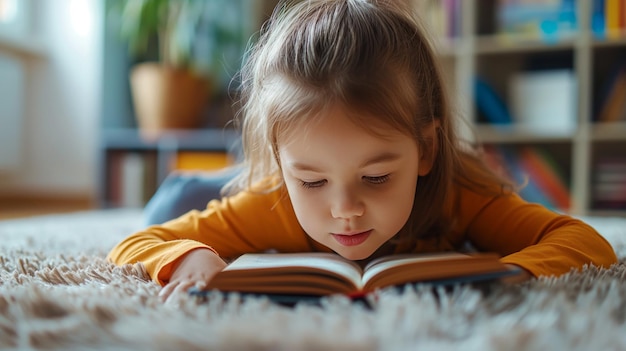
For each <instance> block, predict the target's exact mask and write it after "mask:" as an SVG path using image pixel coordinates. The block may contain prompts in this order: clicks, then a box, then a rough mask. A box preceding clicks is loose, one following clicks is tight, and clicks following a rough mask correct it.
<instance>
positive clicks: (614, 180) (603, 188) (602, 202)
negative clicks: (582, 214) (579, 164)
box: [592, 156, 626, 210]
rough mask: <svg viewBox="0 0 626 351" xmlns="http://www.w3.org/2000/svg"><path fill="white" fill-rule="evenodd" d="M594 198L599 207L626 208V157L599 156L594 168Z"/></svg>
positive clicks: (594, 202)
mask: <svg viewBox="0 0 626 351" xmlns="http://www.w3.org/2000/svg"><path fill="white" fill-rule="evenodd" d="M592 198H593V205H594V207H595V208H597V209H606V210H623V209H626V157H614V156H604V157H600V158H598V160H597V161H596V165H595V167H594V169H593V185H592Z"/></svg>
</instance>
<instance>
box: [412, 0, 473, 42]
mask: <svg viewBox="0 0 626 351" xmlns="http://www.w3.org/2000/svg"><path fill="white" fill-rule="evenodd" d="M461 1H462V0H411V5H412V8H413V11H414V12H415V14H416V15H417V16H418V17H419V18H421V19H423V20H424V21H425V22H426V23H427V25H426V28H428V30H429V32H430V34H431V35H432V36H433V37H434V38H437V39H451V38H455V37H458V36H459V35H460V31H461V23H460V21H461Z"/></svg>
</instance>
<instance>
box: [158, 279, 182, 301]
mask: <svg viewBox="0 0 626 351" xmlns="http://www.w3.org/2000/svg"><path fill="white" fill-rule="evenodd" d="M178 284H179V283H178V282H170V283H168V284H167V285H165V286H164V287H163V288H161V291H160V292H159V297H160V298H161V301H163V302H165V300H167V298H168V297H169V296H170V295H171V294H172V292H173V291H174V289H175V288H176V286H177V285H178Z"/></svg>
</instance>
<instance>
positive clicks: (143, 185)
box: [107, 151, 158, 207]
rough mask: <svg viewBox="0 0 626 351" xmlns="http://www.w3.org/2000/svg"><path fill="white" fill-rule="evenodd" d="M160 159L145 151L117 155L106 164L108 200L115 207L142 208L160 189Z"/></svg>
mask: <svg viewBox="0 0 626 351" xmlns="http://www.w3.org/2000/svg"><path fill="white" fill-rule="evenodd" d="M156 164H157V156H156V154H154V153H146V152H134V151H128V152H116V153H113V154H112V155H111V156H110V159H109V160H108V162H107V165H108V175H107V189H108V194H107V201H108V203H109V204H110V205H112V206H114V207H143V206H144V204H145V203H146V202H148V200H149V199H150V198H151V197H152V195H153V194H154V192H155V190H156V188H157V186H158V180H157V172H156V168H157V165H156Z"/></svg>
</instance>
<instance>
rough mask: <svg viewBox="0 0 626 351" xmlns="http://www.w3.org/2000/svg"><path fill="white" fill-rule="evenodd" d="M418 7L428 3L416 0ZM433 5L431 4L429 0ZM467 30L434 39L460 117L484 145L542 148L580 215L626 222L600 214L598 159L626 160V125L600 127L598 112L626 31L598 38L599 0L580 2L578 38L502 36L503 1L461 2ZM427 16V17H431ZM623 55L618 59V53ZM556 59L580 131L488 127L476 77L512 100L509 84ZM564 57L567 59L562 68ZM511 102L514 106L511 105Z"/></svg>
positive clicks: (625, 49) (612, 212)
mask: <svg viewBox="0 0 626 351" xmlns="http://www.w3.org/2000/svg"><path fill="white" fill-rule="evenodd" d="M409 1H412V2H411V3H412V4H413V5H414V6H418V5H421V4H419V3H420V2H422V1H424V0H409ZM427 1H430V0H427ZM460 6H461V11H460V25H459V28H460V31H459V33H458V35H457V37H455V38H452V39H450V38H448V37H435V38H434V40H435V48H436V51H437V53H438V54H439V55H440V57H441V60H442V61H441V62H442V63H443V67H444V76H445V77H446V79H447V80H448V86H449V87H450V89H451V94H452V97H453V98H454V100H455V103H456V110H457V111H458V114H459V115H460V116H462V117H463V118H466V119H467V120H468V121H469V125H470V126H471V128H472V129H473V130H474V132H475V134H470V133H468V132H467V130H466V131H465V132H464V133H463V135H465V136H470V135H476V136H477V138H478V140H479V141H480V142H483V143H485V144H494V145H508V146H510V147H515V146H516V145H520V146H522V145H524V146H540V147H542V148H546V149H548V150H549V151H553V155H554V156H555V157H556V158H557V159H559V160H560V161H561V162H560V164H561V165H565V167H562V168H565V169H562V171H563V172H565V173H566V174H567V178H568V180H569V189H570V193H571V197H572V205H571V208H570V210H569V212H570V213H572V214H574V215H581V216H584V215H606V216H622V217H626V209H624V208H621V209H617V210H616V209H603V208H595V207H594V204H593V198H592V197H593V193H592V188H593V171H594V167H595V165H596V162H597V158H598V157H600V156H604V155H605V154H608V155H612V156H617V157H621V158H624V159H626V121H622V122H611V123H601V122H594V118H593V114H594V106H596V105H597V104H598V103H599V101H597V100H599V99H600V98H601V95H600V93H599V92H598V90H599V89H601V88H602V87H601V84H600V83H599V82H601V81H603V80H606V79H607V75H610V74H611V71H610V69H609V68H608V67H607V66H610V65H616V64H618V63H619V62H622V61H619V58H618V57H619V56H623V57H622V59H623V60H624V61H623V63H624V64H626V33H624V35H622V36H618V37H613V38H611V39H597V38H596V37H594V35H592V31H591V13H592V0H576V5H575V6H576V17H577V23H578V32H577V33H576V34H573V35H569V36H566V37H563V38H560V39H558V40H557V41H555V42H549V43H548V42H545V41H543V40H541V39H532V38H523V37H518V38H515V37H511V36H506V37H505V36H503V35H499V34H498V33H497V30H496V22H495V18H494V15H495V7H496V6H497V1H496V0H461V1H460ZM424 15H426V16H428V15H427V14H424ZM618 54H619V55H618ZM532 58H535V59H541V58H545V59H550V60H552V59H554V60H555V62H554V63H556V64H557V65H559V63H561V64H562V66H563V67H567V68H571V70H572V72H573V73H574V76H575V78H576V81H577V92H576V96H575V97H576V106H575V111H576V115H575V116H574V118H575V128H573V130H562V131H561V130H556V131H544V130H541V129H539V130H537V129H535V130H533V129H532V128H525V127H523V126H521V125H518V124H515V123H513V124H511V125H506V126H500V125H493V124H490V123H485V122H484V121H483V120H481V119H480V118H479V114H478V113H477V108H476V107H475V103H474V85H473V79H474V77H475V76H477V75H482V74H488V75H489V76H490V77H491V78H494V81H495V84H494V89H495V90H496V91H497V92H498V93H499V94H500V95H501V96H506V94H507V93H508V90H507V89H508V87H507V85H506V83H507V80H508V79H510V77H511V76H512V75H513V74H515V73H516V72H519V71H521V70H523V67H524V64H525V63H526V62H527V61H528V60H529V59H532ZM559 58H563V59H562V62H559ZM508 103H510V101H507V104H508Z"/></svg>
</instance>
